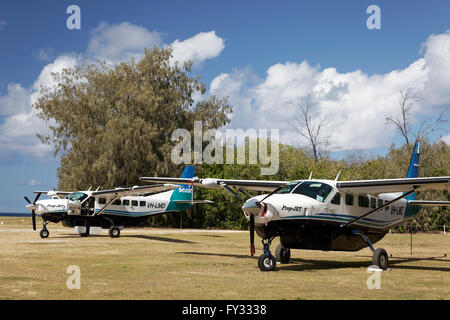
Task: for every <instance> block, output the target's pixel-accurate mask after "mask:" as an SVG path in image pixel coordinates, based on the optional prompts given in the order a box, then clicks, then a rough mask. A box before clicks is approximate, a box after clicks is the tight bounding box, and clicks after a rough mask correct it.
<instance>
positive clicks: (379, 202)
mask: <svg viewBox="0 0 450 320" xmlns="http://www.w3.org/2000/svg"><path fill="white" fill-rule="evenodd" d="M382 205H383V200H381V199H378V205H377V208H379V207H381V206H382Z"/></svg>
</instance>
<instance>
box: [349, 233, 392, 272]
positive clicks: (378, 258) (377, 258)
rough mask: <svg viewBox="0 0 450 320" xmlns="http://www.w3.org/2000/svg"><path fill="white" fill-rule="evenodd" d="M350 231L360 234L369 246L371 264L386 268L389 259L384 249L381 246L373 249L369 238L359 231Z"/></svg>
mask: <svg viewBox="0 0 450 320" xmlns="http://www.w3.org/2000/svg"><path fill="white" fill-rule="evenodd" d="M352 233H353V234H355V235H359V236H361V237H362V238H363V239H364V241H365V242H366V243H367V245H368V246H369V248H370V250H372V265H374V266H377V267H378V268H380V269H382V270H387V268H388V260H389V259H388V254H387V252H386V250H384V249H383V248H378V249H374V248H373V246H372V242H371V241H370V239H369V238H368V237H367V236H366V235H365V234H364V233H362V232H361V231H359V230H352Z"/></svg>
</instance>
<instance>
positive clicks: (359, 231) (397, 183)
mask: <svg viewBox="0 0 450 320" xmlns="http://www.w3.org/2000/svg"><path fill="white" fill-rule="evenodd" d="M419 153H420V150H419V143H417V142H416V144H415V146H414V151H413V154H412V157H411V161H410V166H409V170H408V175H407V178H399V179H381V180H357V181H338V180H337V179H338V177H336V179H335V180H316V179H314V180H313V179H311V176H310V178H309V179H308V180H297V181H264V180H228V179H215V178H205V179H199V178H196V177H195V178H193V179H183V178H181V179H180V178H162V177H142V178H141V180H142V181H146V182H159V183H189V184H193V185H195V186H201V187H206V188H224V189H226V190H228V191H229V192H231V193H232V194H233V195H234V196H236V197H237V198H239V199H240V200H241V201H243V200H242V198H241V197H240V196H239V194H238V193H236V192H235V191H234V190H233V189H231V187H233V188H234V189H235V190H237V191H242V192H243V193H245V194H246V195H247V196H249V195H248V194H247V193H246V192H245V191H244V190H257V191H269V192H270V193H269V194H266V195H259V196H256V197H251V196H249V197H250V198H249V199H248V200H247V201H245V203H244V204H243V206H242V210H243V212H244V215H245V217H246V218H247V219H248V220H249V222H250V246H251V255H254V253H255V247H254V231H255V230H256V233H257V234H258V235H259V236H260V237H261V238H262V239H263V240H262V243H263V246H264V253H263V254H262V255H261V256H260V257H259V259H258V266H259V268H260V270H262V271H271V270H274V269H275V267H276V261H280V262H281V263H288V262H289V260H290V249H308V250H325V251H328V250H333V251H359V250H361V249H363V248H365V247H369V248H370V249H371V250H372V253H373V257H372V265H376V266H378V267H379V268H380V269H383V270H385V269H387V267H388V255H387V252H386V250H384V249H382V248H379V249H374V247H373V244H374V243H375V242H377V241H379V240H381V239H382V238H383V237H384V235H385V234H386V233H387V232H388V231H389V229H390V228H392V227H394V226H396V225H399V224H402V223H404V222H405V221H406V220H408V219H411V218H413V217H414V216H415V215H417V214H418V212H419V210H420V207H421V206H447V205H450V201H424V200H416V192H417V191H425V190H436V189H448V188H449V180H450V177H448V176H447V177H426V178H418V177H417V176H418V166H419ZM338 176H339V175H338ZM243 202H244V201H243ZM277 236H280V245H279V246H278V247H277V249H276V251H275V256H274V255H272V253H271V252H270V244H271V242H272V240H273V239H274V238H275V237H277Z"/></svg>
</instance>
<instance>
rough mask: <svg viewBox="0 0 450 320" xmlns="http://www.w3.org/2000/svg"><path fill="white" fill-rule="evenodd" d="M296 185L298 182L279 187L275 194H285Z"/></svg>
mask: <svg viewBox="0 0 450 320" xmlns="http://www.w3.org/2000/svg"><path fill="white" fill-rule="evenodd" d="M297 185H298V182H293V183H289V184H288V185H287V186H286V187H284V188H281V189H280V190H278V191H277V192H275V193H276V194H286V193H291V191H292V189H294V188H295V187H296V186H297Z"/></svg>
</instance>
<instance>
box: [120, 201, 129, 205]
mask: <svg viewBox="0 0 450 320" xmlns="http://www.w3.org/2000/svg"><path fill="white" fill-rule="evenodd" d="M122 205H123V206H129V205H130V200H123V201H122Z"/></svg>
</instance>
